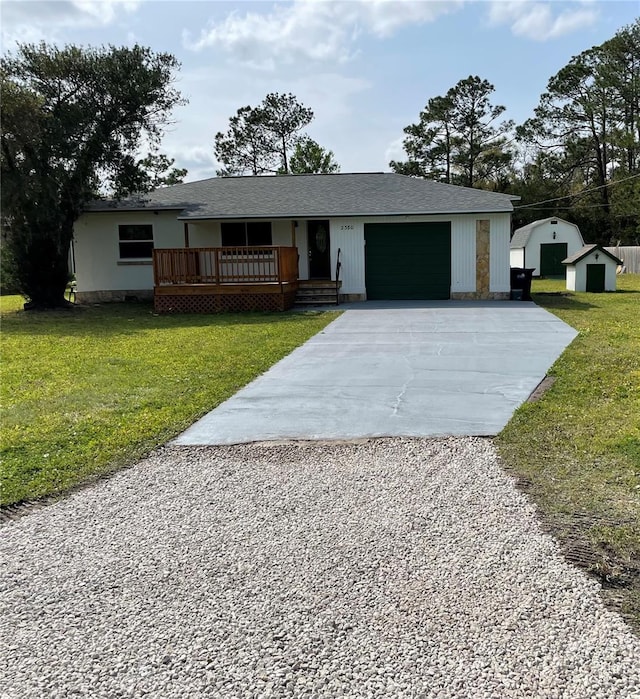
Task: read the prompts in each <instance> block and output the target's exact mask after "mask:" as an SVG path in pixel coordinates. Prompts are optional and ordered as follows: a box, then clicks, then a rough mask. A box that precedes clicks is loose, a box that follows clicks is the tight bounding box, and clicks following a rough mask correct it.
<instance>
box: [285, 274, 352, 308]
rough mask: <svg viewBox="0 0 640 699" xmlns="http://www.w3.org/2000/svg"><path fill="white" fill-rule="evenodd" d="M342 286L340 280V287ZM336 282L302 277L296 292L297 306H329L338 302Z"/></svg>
mask: <svg viewBox="0 0 640 699" xmlns="http://www.w3.org/2000/svg"><path fill="white" fill-rule="evenodd" d="M340 286H342V283H341V282H340V283H339V284H338V287H340ZM338 301H339V299H338V294H337V293H336V283H335V282H332V281H330V280H328V281H324V280H323V281H315V280H307V279H302V280H301V281H300V282H299V287H298V291H297V292H296V300H295V305H296V306H328V305H330V304H334V305H337V304H338Z"/></svg>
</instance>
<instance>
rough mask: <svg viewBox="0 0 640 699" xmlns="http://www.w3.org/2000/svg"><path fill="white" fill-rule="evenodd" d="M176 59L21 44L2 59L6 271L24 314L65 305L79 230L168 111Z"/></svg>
mask: <svg viewBox="0 0 640 699" xmlns="http://www.w3.org/2000/svg"><path fill="white" fill-rule="evenodd" d="M177 68H178V63H177V61H176V59H175V58H174V57H173V56H171V55H169V54H166V53H154V52H152V51H151V50H150V49H148V48H145V47H142V46H133V47H123V48H117V47H114V46H108V47H101V48H81V47H77V46H66V47H65V48H58V47H56V46H51V45H47V44H45V43H41V44H38V45H33V44H23V45H19V46H18V48H17V49H16V51H15V54H11V53H9V54H7V55H5V56H4V57H3V58H2V59H1V60H0V81H1V92H2V102H3V109H2V115H1V122H2V123H1V126H2V136H1V152H0V158H1V163H0V164H1V174H2V194H1V197H2V199H1V201H2V217H3V234H4V236H3V237H4V252H5V253H6V254H5V255H3V258H4V259H3V267H4V271H5V273H8V275H9V277H10V279H11V281H12V282H13V285H14V286H15V287H16V288H17V290H18V291H19V292H20V293H21V294H22V295H23V296H24V297H25V298H26V299H27V301H28V303H27V304H25V307H26V308H42V307H45V308H51V307H58V306H63V305H66V302H65V299H64V292H65V288H66V284H67V282H68V267H67V260H68V254H69V247H70V243H71V240H72V237H73V227H74V223H75V221H76V220H77V218H78V217H79V215H80V214H81V212H82V210H83V207H84V206H85V205H86V204H87V202H88V201H90V200H91V199H93V198H95V196H96V192H97V191H99V189H100V187H101V186H104V185H105V183H106V184H107V186H108V185H109V183H112V182H114V181H117V179H118V175H119V174H120V172H121V169H122V167H123V164H124V163H125V162H128V161H130V159H131V157H132V155H133V154H134V153H136V152H137V151H138V150H139V148H140V145H141V143H142V142H143V141H145V142H147V143H151V144H152V145H154V144H157V143H158V142H159V140H160V138H161V136H162V133H163V127H164V125H166V123H167V122H168V119H169V116H170V113H171V110H172V109H173V107H175V106H176V105H177V104H180V103H181V102H182V100H181V97H180V95H179V93H178V92H177V91H176V90H175V89H174V88H173V80H174V73H175V71H176V70H177Z"/></svg>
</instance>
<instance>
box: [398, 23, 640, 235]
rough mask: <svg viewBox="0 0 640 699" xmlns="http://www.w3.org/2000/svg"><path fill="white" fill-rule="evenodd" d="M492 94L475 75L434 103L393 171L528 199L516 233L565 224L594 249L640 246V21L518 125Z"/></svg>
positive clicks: (578, 61) (566, 73) (561, 80)
mask: <svg viewBox="0 0 640 699" xmlns="http://www.w3.org/2000/svg"><path fill="white" fill-rule="evenodd" d="M493 92H494V86H493V85H492V84H491V83H490V82H488V81H487V80H484V79H481V78H480V77H478V76H469V77H468V78H465V79H464V80H460V81H459V82H458V83H457V84H456V85H454V86H453V87H452V88H451V89H450V90H448V92H447V93H446V94H445V95H442V96H438V97H433V98H431V99H430V100H429V101H428V102H427V104H426V106H425V108H424V110H423V111H422V112H421V113H420V115H419V119H418V121H417V122H416V123H415V124H410V125H409V126H407V127H406V128H405V129H404V132H405V139H404V142H403V145H404V150H405V153H406V155H407V159H406V160H405V161H392V162H391V163H390V167H391V168H392V169H393V170H394V171H395V172H399V173H403V174H406V175H413V176H417V177H428V178H430V179H435V180H438V181H441V182H446V183H450V184H458V185H463V186H466V187H483V188H486V189H492V190H494V191H499V192H508V193H511V194H515V195H519V196H520V197H521V202H519V203H517V204H516V211H515V215H514V224H515V225H516V226H520V225H524V224H526V223H528V222H530V221H533V220H536V219H540V218H546V217H549V216H561V217H564V218H569V219H571V220H572V221H573V222H575V223H577V224H578V225H579V226H580V228H581V230H582V232H583V234H584V237H585V238H586V239H587V240H589V241H592V242H598V243H604V244H613V243H616V242H618V241H620V242H622V243H627V244H636V245H637V244H640V20H636V22H635V23H634V24H632V25H630V26H628V27H624V28H623V29H621V30H620V31H618V32H617V33H616V34H615V36H614V37H613V38H612V39H609V40H608V41H605V42H604V43H603V44H601V45H600V46H595V47H593V48H591V49H588V50H586V51H583V52H582V53H581V54H580V55H578V56H575V57H574V58H572V59H571V60H570V61H569V63H568V64H567V65H566V66H565V67H564V68H562V69H561V70H560V71H559V72H558V73H557V74H556V75H554V76H553V77H551V79H550V80H549V82H548V85H547V89H546V91H545V92H544V93H543V94H542V96H541V97H540V100H539V104H538V105H537V107H536V108H535V111H534V115H533V116H532V117H531V118H530V119H527V120H526V121H525V122H524V123H523V124H521V125H519V126H515V124H514V123H513V121H510V120H502V121H501V120H500V119H501V117H502V115H503V113H504V112H505V109H506V108H505V107H504V106H503V105H494V104H492V103H491V101H490V100H491V94H492V93H493Z"/></svg>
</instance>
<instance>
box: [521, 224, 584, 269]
mask: <svg viewBox="0 0 640 699" xmlns="http://www.w3.org/2000/svg"><path fill="white" fill-rule="evenodd" d="M583 246H584V240H583V239H582V234H581V233H580V229H579V228H578V226H576V224H575V223H570V222H569V221H564V220H563V219H561V218H557V217H553V218H545V219H541V220H539V221H533V222H532V223H529V224H527V225H526V226H522V228H518V229H517V230H516V231H515V232H514V234H513V237H512V238H511V244H510V246H509V247H510V250H509V262H510V265H511V267H528V268H531V269H533V270H534V271H533V276H534V277H564V275H565V268H564V267H563V263H562V261H563V260H565V259H566V258H567V257H570V256H572V255H574V254H575V253H576V252H578V250H580V249H581V248H582V247H583Z"/></svg>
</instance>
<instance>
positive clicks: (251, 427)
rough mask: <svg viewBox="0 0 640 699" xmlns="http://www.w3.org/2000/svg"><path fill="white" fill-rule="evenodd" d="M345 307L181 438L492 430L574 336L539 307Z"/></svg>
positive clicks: (226, 440) (231, 440) (185, 441)
mask: <svg viewBox="0 0 640 699" xmlns="http://www.w3.org/2000/svg"><path fill="white" fill-rule="evenodd" d="M341 308H343V309H346V310H345V312H344V313H343V315H342V316H340V317H339V318H338V319H337V320H336V321H334V322H333V323H331V324H330V325H329V326H327V327H326V328H325V330H324V331H323V332H321V333H319V334H318V335H316V336H315V337H313V338H311V339H310V340H309V341H308V342H307V343H305V344H304V345H302V346H301V347H299V348H298V349H296V350H295V351H294V352H292V353H291V354H290V355H289V356H287V357H285V358H284V359H283V360H282V361H280V362H279V363H278V364H276V365H275V366H273V367H272V368H271V369H270V370H269V371H267V372H266V373H265V374H263V375H262V376H260V377H258V378H257V379H256V380H255V381H253V382H252V383H251V384H249V385H248V386H246V387H245V388H243V389H242V390H241V391H239V392H238V393H237V394H236V395H234V396H233V397H232V398H230V399H229V400H227V401H226V402H225V403H223V404H221V405H220V406H218V407H217V408H216V409H215V410H213V411H212V412H211V413H209V414H208V415H206V416H205V417H203V418H202V419H201V420H200V421H199V422H197V423H196V424H195V425H193V426H192V427H191V428H189V429H188V430H187V431H186V432H184V433H183V434H182V435H180V436H179V437H178V438H177V440H175V443H176V444H180V445H207V444H236V443H243V442H252V441H264V440H279V439H354V438H362V437H381V436H415V437H434V436H444V435H452V436H457V435H486V436H489V435H495V434H497V433H498V432H500V430H501V429H502V428H503V427H504V426H505V425H506V423H507V422H508V421H509V419H510V418H511V415H512V414H513V411H514V410H515V409H516V408H517V407H518V406H519V405H521V404H522V403H523V402H524V401H525V400H526V399H527V398H528V397H529V395H530V394H531V392H532V391H533V390H534V389H535V388H536V386H537V385H538V384H539V383H540V381H541V380H542V379H543V378H544V376H545V374H546V372H547V370H548V369H549V367H550V366H551V365H552V364H553V363H554V361H555V360H556V359H557V358H558V357H559V356H560V354H561V353H562V352H563V350H564V349H565V347H566V346H567V345H568V344H569V343H570V342H571V341H572V340H573V338H574V337H575V336H576V334H577V333H576V331H575V330H574V329H573V328H571V327H569V326H568V325H566V324H565V323H563V322H562V321H561V320H559V319H558V318H556V317H555V316H554V315H552V314H550V313H548V312H547V311H545V310H543V309H542V308H539V307H538V306H535V305H534V304H532V303H516V302H451V301H446V302H379V303H360V304H350V305H348V306H342V307H341Z"/></svg>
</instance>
